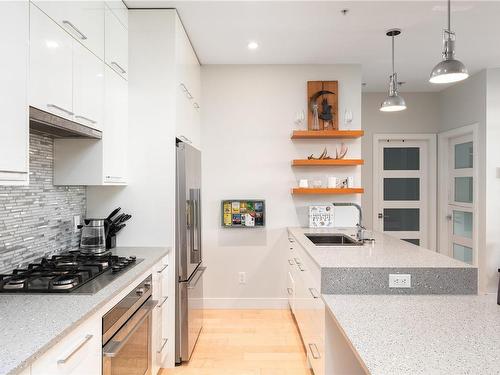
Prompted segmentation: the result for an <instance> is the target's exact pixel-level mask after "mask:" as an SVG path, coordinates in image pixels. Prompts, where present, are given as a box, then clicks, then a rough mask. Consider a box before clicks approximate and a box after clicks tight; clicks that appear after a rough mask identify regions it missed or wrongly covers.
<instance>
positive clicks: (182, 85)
mask: <svg viewBox="0 0 500 375" xmlns="http://www.w3.org/2000/svg"><path fill="white" fill-rule="evenodd" d="M179 86H180V88H181V89H182V91H184V92H188V89H187V87H186V85H185V84H184V83H180V84H179Z"/></svg>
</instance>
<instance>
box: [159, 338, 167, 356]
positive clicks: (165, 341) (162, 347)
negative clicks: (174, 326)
mask: <svg viewBox="0 0 500 375" xmlns="http://www.w3.org/2000/svg"><path fill="white" fill-rule="evenodd" d="M167 342H168V339H163V344H161V346H160V349H158V351H157V353H158V354H160V353H161V352H162V351H163V349H164V348H165V345H167Z"/></svg>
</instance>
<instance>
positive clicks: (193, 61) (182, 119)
mask: <svg viewBox="0 0 500 375" xmlns="http://www.w3.org/2000/svg"><path fill="white" fill-rule="evenodd" d="M175 54H176V56H175V62H176V64H175V65H176V77H177V83H178V85H177V94H176V100H177V103H176V133H177V137H178V138H179V139H181V140H183V141H185V142H188V143H191V144H192V145H193V146H195V147H196V148H201V128H200V111H201V100H200V97H201V88H200V86H201V83H200V63H199V62H198V58H197V57H196V53H195V52H194V49H193V47H192V45H191V42H190V41H189V38H188V36H187V34H186V31H185V30H184V27H183V26H182V23H181V21H180V19H179V17H178V16H176V24H175Z"/></svg>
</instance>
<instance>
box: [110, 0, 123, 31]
mask: <svg viewBox="0 0 500 375" xmlns="http://www.w3.org/2000/svg"><path fill="white" fill-rule="evenodd" d="M105 3H106V5H107V6H108V8H109V9H111V11H112V12H113V13H114V14H115V16H116V17H117V18H118V19H119V20H120V22H121V23H122V24H123V26H125V27H126V28H127V29H128V9H127V7H126V6H125V4H124V3H123V1H122V0H108V1H105Z"/></svg>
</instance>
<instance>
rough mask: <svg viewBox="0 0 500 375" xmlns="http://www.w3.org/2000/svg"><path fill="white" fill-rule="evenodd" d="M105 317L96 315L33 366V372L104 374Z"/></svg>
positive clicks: (71, 374)
mask: <svg viewBox="0 0 500 375" xmlns="http://www.w3.org/2000/svg"><path fill="white" fill-rule="evenodd" d="M101 325H102V323H101V318H100V317H92V318H91V319H90V320H88V321H87V322H85V323H83V324H82V325H81V326H80V327H78V328H76V329H75V330H74V331H73V332H71V333H70V334H69V335H67V336H66V337H65V338H64V339H63V340H62V341H61V342H60V343H58V344H57V345H56V346H54V347H53V348H52V349H50V350H49V351H48V352H47V353H45V354H44V355H43V356H42V357H41V358H40V359H38V360H37V361H36V362H35V363H34V364H33V365H32V366H31V375H48V374H50V375H88V374H96V375H99V374H101V367H102V366H101V358H102V355H101V349H102V344H101V342H102V339H101V336H102V333H101V332H102V329H101Z"/></svg>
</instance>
